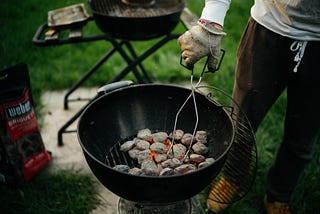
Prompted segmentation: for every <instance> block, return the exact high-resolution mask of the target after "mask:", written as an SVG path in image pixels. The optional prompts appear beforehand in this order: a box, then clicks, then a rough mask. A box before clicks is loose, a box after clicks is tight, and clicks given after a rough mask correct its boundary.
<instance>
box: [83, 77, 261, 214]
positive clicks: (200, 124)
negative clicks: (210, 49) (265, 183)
mask: <svg viewBox="0 0 320 214" xmlns="http://www.w3.org/2000/svg"><path fill="white" fill-rule="evenodd" d="M201 75H202V74H201ZM199 83H200V81H199V82H198V83H197V84H196V85H193V86H192V87H193V89H188V88H185V87H181V86H175V85H169V84H153V83H147V84H139V85H134V84H128V82H127V83H125V84H122V83H121V82H119V83H117V84H120V87H119V88H117V89H114V90H108V92H105V93H104V92H103V91H104V90H101V91H100V94H99V95H98V96H97V98H96V99H94V100H93V101H92V102H90V103H89V104H88V106H87V107H86V108H85V109H84V110H83V112H82V114H81V116H80V119H79V122H78V127H77V133H78V140H79V143H80V146H81V148H82V150H83V153H84V156H85V159H86V161H87V163H88V165H89V167H90V169H91V171H92V172H93V174H94V175H95V176H96V177H97V178H98V180H99V181H100V182H101V183H102V184H103V185H104V186H105V187H106V188H107V189H109V190H110V191H111V192H113V193H114V194H116V195H118V196H119V197H120V200H119V203H118V211H119V213H203V212H204V210H203V208H202V206H201V204H200V202H199V201H198V199H197V197H196V196H197V195H198V194H199V193H201V194H208V192H209V191H210V190H211V188H212V187H213V186H214V185H215V184H217V183H218V181H219V180H220V179H221V178H222V177H223V178H228V179H229V180H231V181H232V182H234V183H235V184H236V185H237V188H236V189H232V190H233V192H234V194H233V195H232V196H230V197H225V193H224V192H223V191H222V192H218V193H212V194H211V195H210V196H209V198H210V197H212V196H214V197H212V200H216V201H218V202H220V203H228V204H230V203H233V202H235V201H238V200H240V199H241V198H243V197H244V196H245V195H246V194H247V192H248V191H249V190H250V188H251V186H252V184H253V182H254V179H255V176H256V170H257V149H256V145H255V137H254V133H253V130H252V128H251V126H250V123H249V121H248V119H247V118H246V116H245V114H244V113H242V112H241V107H240V106H238V104H237V103H235V102H234V100H233V99H232V97H230V96H229V95H227V94H226V93H225V92H224V91H222V90H220V89H218V88H215V87H211V86H201V85H200V84H199ZM113 84H114V83H111V85H113ZM191 84H193V83H192V81H191ZM121 85H122V86H121ZM109 86H110V84H109ZM109 86H108V85H107V86H105V87H106V88H108V87H109ZM113 88H114V87H113ZM190 95H191V96H190ZM188 97H189V98H188ZM190 97H192V99H190ZM195 104H196V106H195ZM195 107H196V109H195ZM179 109H180V110H179ZM177 110H179V119H178V120H175V118H176V117H177ZM195 110H196V112H197V113H195ZM195 121H197V122H196V127H195ZM173 127H178V128H179V129H182V130H185V131H186V132H189V133H193V132H194V129H195V128H197V129H198V130H206V131H207V135H208V147H209V154H208V156H209V157H213V158H214V159H215V161H214V162H213V163H211V164H209V165H208V166H206V167H203V168H199V169H197V170H194V171H192V172H189V173H187V174H179V175H173V176H172V175H171V176H147V175H133V174H129V173H127V172H122V171H119V170H116V169H114V168H113V167H114V166H115V165H118V164H126V165H129V166H131V167H135V164H136V163H135V162H134V161H132V160H131V159H130V158H129V157H128V155H126V154H125V153H123V152H122V151H120V146H121V145H122V144H123V143H124V141H125V139H130V138H132V137H133V136H136V134H137V133H138V131H139V130H141V129H145V128H149V129H150V130H152V131H163V132H167V133H170V132H172V130H173ZM239 178H241V179H239ZM228 188H230V186H227V185H226V186H223V187H221V189H224V190H226V192H228Z"/></svg>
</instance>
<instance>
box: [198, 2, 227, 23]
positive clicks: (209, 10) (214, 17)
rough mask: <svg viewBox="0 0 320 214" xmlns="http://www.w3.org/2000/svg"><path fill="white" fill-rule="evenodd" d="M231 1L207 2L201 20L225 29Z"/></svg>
mask: <svg viewBox="0 0 320 214" xmlns="http://www.w3.org/2000/svg"><path fill="white" fill-rule="evenodd" d="M230 3H231V0H206V2H205V7H204V8H203V10H202V14H201V17H200V19H204V20H209V21H211V22H214V23H217V24H219V25H220V26H222V27H223V25H224V18H225V16H226V13H227V11H228V9H229V6H230Z"/></svg>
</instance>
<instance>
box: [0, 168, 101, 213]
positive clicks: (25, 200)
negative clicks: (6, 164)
mask: <svg viewBox="0 0 320 214" xmlns="http://www.w3.org/2000/svg"><path fill="white" fill-rule="evenodd" d="M97 188H98V187H97V186H96V183H95V178H94V177H93V175H90V174H83V173H81V172H79V171H74V170H60V171H58V172H47V171H46V170H44V171H43V172H41V173H39V174H38V175H37V176H36V177H35V178H34V180H33V181H32V182H31V183H29V184H28V185H24V186H21V187H11V188H8V187H6V186H0V192H1V196H0V198H1V206H0V207H1V213H6V214H15V213H24V214H34V213H39V214H40V213H41V214H44V213H61V214H65V213H74V214H79V213H82V214H85V213H89V212H90V211H91V210H93V209H94V208H95V207H96V206H97V205H98V204H99V203H100V201H99V195H98V194H97Z"/></svg>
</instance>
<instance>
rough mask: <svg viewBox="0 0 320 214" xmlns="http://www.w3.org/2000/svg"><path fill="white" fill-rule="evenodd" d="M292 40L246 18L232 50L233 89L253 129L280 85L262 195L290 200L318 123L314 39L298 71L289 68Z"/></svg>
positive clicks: (318, 52)
mask: <svg viewBox="0 0 320 214" xmlns="http://www.w3.org/2000/svg"><path fill="white" fill-rule="evenodd" d="M294 41H295V40H292V39H290V38H286V37H283V36H280V35H278V34H275V33H273V32H271V31H269V30H268V29H266V28H264V27H263V26H261V25H259V24H258V23H257V22H255V21H254V20H253V19H252V18H250V20H249V21H248V25H247V28H246V30H245V32H244V34H243V36H242V39H241V42H240V44H239V48H238V53H237V69H236V78H235V84H234V92H233V97H234V99H235V101H236V102H237V103H238V104H239V105H240V106H241V109H242V110H243V112H244V113H245V114H246V116H247V117H248V119H249V121H250V123H251V125H252V128H253V130H254V131H256V130H257V129H258V126H259V124H260V123H261V121H262V120H263V118H264V117H265V115H266V114H267V112H268V110H269V109H270V108H271V106H272V105H273V104H274V102H275V101H276V100H277V98H278V97H279V96H280V95H281V94H282V93H283V92H284V91H285V89H286V92H287V106H286V115H285V121H284V133H283V140H282V142H281V145H280V148H279V151H278V153H277V156H276V159H275V162H274V164H273V165H272V166H271V169H270V171H269V173H268V178H267V194H268V197H269V198H271V199H272V200H276V201H282V202H288V201H289V200H290V197H291V194H292V192H293V190H294V188H295V186H296V184H297V182H298V180H299V177H300V175H301V174H302V172H303V170H304V168H305V166H306V165H307V164H308V162H310V160H311V158H312V148H313V145H314V143H315V139H316V137H317V135H318V134H319V127H320V42H319V41H318V42H312V41H309V42H308V43H307V46H306V48H305V51H304V56H303V57H302V61H301V63H300V65H299V67H298V71H297V72H293V69H294V67H295V66H296V64H297V62H294V57H295V56H296V54H297V51H291V50H290V46H291V45H292V43H293V42H294ZM281 122H282V121H279V123H281ZM257 141H258V142H259V139H257ZM259 143H263V142H259ZM238 149H241V148H238Z"/></svg>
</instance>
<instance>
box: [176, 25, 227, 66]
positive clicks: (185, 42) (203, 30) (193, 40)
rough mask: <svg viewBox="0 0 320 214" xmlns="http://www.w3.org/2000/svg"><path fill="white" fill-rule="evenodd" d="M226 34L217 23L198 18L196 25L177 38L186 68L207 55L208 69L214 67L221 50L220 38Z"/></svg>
mask: <svg viewBox="0 0 320 214" xmlns="http://www.w3.org/2000/svg"><path fill="white" fill-rule="evenodd" d="M224 35H226V34H225V33H224V32H223V31H222V28H218V26H217V25H213V24H212V23H209V22H205V21H203V20H200V21H199V22H198V25H196V26H194V27H192V28H191V29H190V30H188V31H187V32H185V33H184V34H183V35H181V36H180V37H179V38H178V42H179V45H180V48H181V51H182V53H181V57H182V59H183V60H184V61H185V64H186V66H187V67H188V68H190V69H191V68H192V67H193V65H194V64H195V63H196V62H197V61H199V60H200V59H201V58H203V57H205V56H207V57H208V69H209V71H213V70H215V69H216V66H217V63H218V61H219V56H220V50H221V39H222V37H223V36H224Z"/></svg>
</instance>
